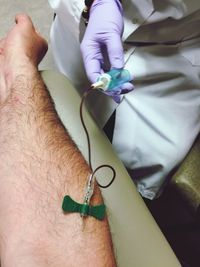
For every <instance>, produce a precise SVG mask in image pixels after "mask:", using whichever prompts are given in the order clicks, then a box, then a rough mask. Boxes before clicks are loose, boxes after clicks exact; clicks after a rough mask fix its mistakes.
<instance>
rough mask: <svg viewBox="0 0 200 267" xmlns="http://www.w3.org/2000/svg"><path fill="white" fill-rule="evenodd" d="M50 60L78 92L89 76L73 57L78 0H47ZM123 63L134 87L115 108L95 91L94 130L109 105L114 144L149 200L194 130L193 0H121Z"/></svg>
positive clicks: (199, 60)
mask: <svg viewBox="0 0 200 267" xmlns="http://www.w3.org/2000/svg"><path fill="white" fill-rule="evenodd" d="M49 3H50V5H51V6H52V8H53V9H54V11H55V13H56V14H57V16H56V19H55V21H54V23H53V25H52V28H51V45H52V48H53V53H54V58H55V63H56V66H57V68H58V70H59V71H61V72H62V73H64V74H65V75H66V76H67V77H68V78H69V79H70V80H71V81H72V82H73V83H74V85H75V86H76V88H78V89H82V88H85V87H86V86H87V85H88V81H87V78H86V75H85V72H84V67H83V63H82V59H81V54H80V40H81V38H82V36H83V32H84V29H85V27H84V23H83V21H82V19H81V12H82V9H83V7H84V1H80V0H67V1H66V0H49ZM123 7H124V20H125V29H124V34H123V41H124V52H125V62H126V65H125V67H126V68H128V69H130V70H131V72H132V73H133V74H134V81H133V83H134V85H135V90H134V91H133V92H131V93H129V94H127V95H125V96H124V97H123V100H122V101H121V103H120V104H119V105H118V106H117V105H116V104H115V103H114V102H113V101H112V100H111V99H110V98H109V97H107V96H104V95H102V94H101V93H96V94H95V95H94V98H95V100H94V99H93V100H92V101H91V102H92V104H91V105H90V109H91V112H92V113H93V115H94V116H95V118H96V120H97V122H98V123H99V125H100V126H101V127H103V125H104V124H105V123H106V121H107V120H108V118H109V117H110V115H111V113H112V112H113V110H114V109H116V123H115V128H114V135H113V146H114V148H115V150H116V152H117V154H118V155H119V157H120V158H121V160H122V161H123V162H124V164H125V166H126V167H127V170H128V171H129V173H130V174H131V176H132V178H133V181H134V183H135V184H136V186H137V188H138V191H139V192H140V193H141V194H142V195H143V196H144V197H146V198H149V199H153V198H155V197H157V196H159V194H160V193H161V192H162V190H163V187H164V185H165V184H166V183H167V181H168V178H169V176H170V173H171V172H172V171H173V170H174V168H175V167H177V165H178V164H179V163H180V162H181V161H182V160H183V158H184V157H185V155H186V154H187V153H188V151H189V149H190V148H191V146H192V144H193V142H194V139H195V138H196V136H197V135H198V133H199V130H200V27H199V25H200V1H199V0H162V1H160V0H154V1H152V0H123Z"/></svg>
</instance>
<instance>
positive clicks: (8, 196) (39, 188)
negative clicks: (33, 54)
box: [0, 69, 115, 267]
mask: <svg viewBox="0 0 200 267" xmlns="http://www.w3.org/2000/svg"><path fill="white" fill-rule="evenodd" d="M0 131H1V135H0V169H1V174H0V180H1V188H0V230H1V233H2V235H1V240H0V241H1V243H0V244H1V257H2V266H8V265H9V266H20V267H23V266H56V267H58V266H62V267H64V266H70V267H73V266H79V265H80V266H94V265H96V266H115V263H114V256H113V252H112V244H111V238H110V233H109V229H108V223H107V220H106V219H105V220H104V221H102V222H100V221H97V220H96V219H94V218H92V217H88V218H86V219H85V220H84V225H83V224H82V219H81V217H80V215H79V214H75V213H74V214H64V213H63V212H62V209H61V205H62V200H63V197H64V195H66V194H69V195H70V196H71V197H72V198H73V199H74V200H76V201H78V202H82V201H83V194H84V187H85V184H86V180H87V177H88V174H89V173H90V169H89V167H88V165H87V164H86V162H85V160H84V159H83V157H82V155H81V154H80V152H79V150H78V149H77V148H76V146H75V144H74V143H73V142H72V140H71V138H70V137H69V135H68V133H67V132H66V130H65V128H64V127H63V125H62V124H61V122H60V120H59V118H58V116H57V115H56V112H55V109H54V106H53V103H52V101H51V98H50V96H49V94H48V91H47V90H46V89H45V86H44V84H43V82H42V80H41V78H40V76H39V74H38V72H37V71H36V70H34V69H31V70H30V72H29V73H28V75H26V76H24V75H18V76H17V78H16V79H15V80H14V81H13V82H12V90H11V94H10V96H9V97H8V99H7V101H6V103H5V104H4V105H2V106H1V107H0ZM101 202H102V198H101V194H100V191H99V189H98V188H97V187H95V193H94V197H93V198H92V204H99V203H101ZM30 256H31V258H32V261H30ZM11 257H12V262H10V260H11ZM16 258H18V261H17V262H15V259H16ZM27 263H28V264H27Z"/></svg>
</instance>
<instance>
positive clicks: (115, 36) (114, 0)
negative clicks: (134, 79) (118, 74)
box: [81, 0, 133, 103]
mask: <svg viewBox="0 0 200 267" xmlns="http://www.w3.org/2000/svg"><path fill="white" fill-rule="evenodd" d="M122 13H123V10H122V5H121V3H120V1H119V0H95V1H94V2H93V4H92V6H91V8H90V18H89V23H88V26H87V28H86V32H85V35H84V38H83V40H82V43H81V52H82V56H83V62H84V66H85V69H86V73H87V76H88V78H89V80H90V81H91V83H95V82H96V81H97V79H98V77H99V76H100V75H101V74H102V73H103V72H104V70H103V66H104V60H105V58H104V57H103V54H102V49H103V48H106V50H107V55H108V59H109V63H110V68H111V69H113V68H114V69H122V68H123V67H124V52H123V46H122V40H121V37H122V33H123V28H124V22H123V14H122ZM132 90H133V85H132V84H131V83H128V82H126V83H124V84H123V85H121V86H120V87H119V88H117V90H114V91H109V92H105V94H107V95H110V96H112V98H113V99H114V100H115V101H116V102H118V103H119V102H120V95H121V94H125V93H127V92H129V91H132Z"/></svg>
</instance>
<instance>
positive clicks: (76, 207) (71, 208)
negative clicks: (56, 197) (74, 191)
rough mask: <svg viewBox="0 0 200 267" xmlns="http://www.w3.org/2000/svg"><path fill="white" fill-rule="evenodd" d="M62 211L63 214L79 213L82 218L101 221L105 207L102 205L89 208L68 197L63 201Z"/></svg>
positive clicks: (89, 206) (85, 204)
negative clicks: (92, 218) (90, 217)
mask: <svg viewBox="0 0 200 267" xmlns="http://www.w3.org/2000/svg"><path fill="white" fill-rule="evenodd" d="M62 209H63V211H65V212H79V213H80V214H81V216H82V217H85V216H88V215H89V216H93V217H94V218H96V219H97V220H103V219H104V217H105V214H106V206H105V205H104V204H101V205H97V206H91V205H88V204H87V203H83V204H80V203H78V202H76V201H74V200H73V199H72V198H71V197H70V196H68V195H67V196H65V197H64V199H63V203H62Z"/></svg>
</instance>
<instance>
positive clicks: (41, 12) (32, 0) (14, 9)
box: [0, 0, 54, 69]
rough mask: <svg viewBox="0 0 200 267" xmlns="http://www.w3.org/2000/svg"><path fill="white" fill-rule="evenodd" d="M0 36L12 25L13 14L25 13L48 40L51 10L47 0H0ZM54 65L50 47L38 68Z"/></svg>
mask: <svg viewBox="0 0 200 267" xmlns="http://www.w3.org/2000/svg"><path fill="white" fill-rule="evenodd" d="M0 6H1V8H0V38H2V37H3V36H4V35H5V34H6V32H7V31H8V30H9V29H10V28H11V27H12V25H13V23H14V18H15V15H16V14H18V13H27V14H28V15H29V16H30V17H31V18H32V20H33V22H34V25H35V27H36V28H37V29H38V31H39V32H40V33H41V34H42V35H43V36H44V37H45V38H46V39H47V40H48V41H49V31H50V26H51V21H52V19H53V12H52V10H51V8H50V6H49V3H48V0H28V1H27V0H0ZM53 67H54V64H53V59H52V55H51V48H50V45H49V51H48V52H47V54H46V56H45V58H44V59H43V61H42V62H41V63H40V66H39V68H40V69H52V68H53Z"/></svg>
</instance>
